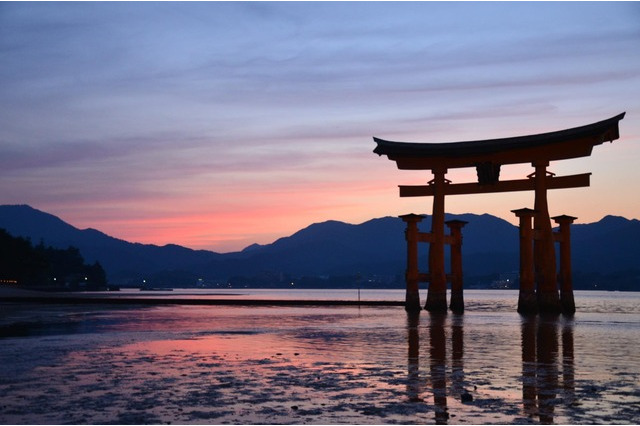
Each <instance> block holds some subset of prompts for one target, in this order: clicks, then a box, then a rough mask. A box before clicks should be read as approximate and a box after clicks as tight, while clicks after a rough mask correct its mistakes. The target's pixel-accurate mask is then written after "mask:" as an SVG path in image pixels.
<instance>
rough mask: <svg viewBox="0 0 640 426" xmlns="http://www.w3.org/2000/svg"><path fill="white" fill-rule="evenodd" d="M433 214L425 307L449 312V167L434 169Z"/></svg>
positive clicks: (428, 309)
mask: <svg viewBox="0 0 640 426" xmlns="http://www.w3.org/2000/svg"><path fill="white" fill-rule="evenodd" d="M432 172H433V181H432V182H431V185H432V186H433V216H432V218H431V243H430V244H429V290H428V292H427V303H426V304H425V306H424V308H425V309H426V310H427V311H429V312H445V313H446V312H447V274H446V272H445V265H444V196H445V191H446V188H445V186H446V184H447V180H446V179H445V177H444V175H445V174H446V173H447V169H446V168H443V167H435V168H434V169H433V170H432Z"/></svg>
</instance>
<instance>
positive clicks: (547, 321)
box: [0, 290, 640, 424]
mask: <svg viewBox="0 0 640 426" xmlns="http://www.w3.org/2000/svg"><path fill="white" fill-rule="evenodd" d="M328 292H329V291H324V292H322V294H323V295H327V294H328ZM196 293H197V292H196ZM276 293H279V292H276ZM258 294H259V295H260V296H261V297H263V296H264V297H269V298H274V297H273V293H270V292H269V291H255V290H246V291H245V293H244V294H243V295H240V296H229V297H248V298H249V297H254V298H255V297H256V295H258ZM176 295H177V294H173V296H176ZM314 295H315V294H314V293H311V292H310V293H305V297H314ZM199 296H201V294H199ZM300 296H301V294H297V295H296V296H295V297H300ZM338 296H340V297H354V296H355V297H357V295H356V293H355V291H354V290H348V291H340V292H337V293H335V294H334V295H333V297H336V298H337V297H338ZM361 297H362V298H363V299H366V298H371V300H374V298H377V299H375V300H380V298H382V299H385V298H387V299H389V298H391V299H389V300H396V299H395V298H401V297H402V292H398V291H382V292H374V291H371V292H365V291H364V290H363V291H362V292H361ZM465 299H466V311H465V314H464V315H462V316H457V315H452V314H449V315H446V316H439V315H430V314H428V313H426V312H422V313H421V314H420V315H418V316H408V315H407V314H406V313H405V311H404V310H403V309H402V308H400V307H360V308H358V307H249V308H248V307H234V306H158V307H136V306H128V307H115V308H114V307H112V306H108V305H104V306H75V307H69V306H63V305H47V306H35V305H31V306H17V305H11V304H2V305H0V307H1V308H2V310H3V316H2V318H1V319H0V333H2V334H1V336H2V338H1V339H0V394H1V395H3V398H2V400H1V401H0V423H3V424H25V423H26V424H43V423H46V424H58V423H72V424H77V423H93V424H96V423H100V424H109V423H115V424H132V423H136V424H137V423H180V424H190V423H196V424H203V423H215V424H220V423H236V424H237V423H244V424H246V423H262V424H273V423H278V424H282V423H296V424H301V423H315V424H336V423H349V424H351V423H357V424H380V423H404V424H406V423H412V424H416V423H417V424H421V423H427V424H432V423H449V424H479V423H491V424H496V423H508V424H513V423H521V424H531V423H534V424H535V423H561V424H585V423H589V424H594V423H596V424H601V423H616V424H623V423H629V424H632V423H638V422H640V414H639V413H640V357H638V356H637V350H638V348H639V347H640V303H639V302H640V294H639V293H604V292H602V293H592V292H576V304H577V309H578V313H577V315H576V316H575V318H573V319H565V318H563V317H557V318H540V317H538V318H534V319H528V320H527V319H523V318H522V317H520V316H519V315H518V314H517V313H515V305H516V303H517V292H513V291H469V292H466V293H465ZM463 395H464V396H463ZM463 399H464V402H463Z"/></svg>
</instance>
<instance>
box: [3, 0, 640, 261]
mask: <svg viewBox="0 0 640 426" xmlns="http://www.w3.org/2000/svg"><path fill="white" fill-rule="evenodd" d="M0 78H1V83H0V175H1V179H0V204H29V205H31V206H33V207H35V208H37V209H40V210H44V211H46V212H49V213H52V214H55V215H57V216H59V217H61V218H62V219H63V220H65V221H66V222H69V223H71V224H72V225H74V226H76V227H78V228H89V227H90V228H96V229H99V230H101V231H103V232H105V233H107V234H109V235H112V236H114V237H117V238H122V239H125V240H128V241H133V242H141V243H153V244H158V245H163V244H167V243H176V244H180V245H184V246H187V247H191V248H203V249H210V250H214V251H219V252H228V251H236V250H241V249H242V248H244V247H246V246H247V245H249V244H252V243H261V244H265V243H270V242H273V241H274V240H275V239H277V238H280V237H283V236H287V235H290V234H292V233H293V232H295V231H297V230H299V229H301V228H303V227H306V226H308V225H310V224H312V223H315V222H322V221H326V220H330V219H334V220H340V221H344V222H349V223H361V222H364V221H366V220H368V219H371V218H375V217H382V216H397V215H400V214H405V213H411V212H413V213H430V212H431V202H432V201H431V199H430V198H402V199H401V198H399V196H398V188H397V185H399V184H407V185H411V184H416V185H418V184H424V183H426V182H427V181H428V180H430V179H431V177H432V176H431V174H430V173H429V172H410V171H403V170H398V169H397V168H396V167H395V164H394V163H393V162H391V161H389V160H388V159H387V158H386V157H379V156H377V155H375V154H373V152H372V151H373V149H374V148H375V144H374V142H373V140H372V136H377V137H380V138H384V139H390V140H400V141H417V142H452V141H462V140H474V139H490V138H496V137H509V136H518V135H523V134H531V133H541V132H548V131H554V130H561V129H565V128H569V127H576V126H581V125H585V124H589V123H593V122H596V121H600V120H603V119H606V118H610V117H612V116H614V115H617V114H619V113H621V112H624V111H626V112H627V115H626V117H625V119H624V120H622V121H621V122H620V133H621V138H620V139H619V140H617V141H615V142H614V143H613V144H609V143H605V144H603V145H600V146H596V147H595V148H594V151H593V155H592V156H591V157H589V158H580V159H574V160H569V161H563V162H557V163H552V164H551V166H550V168H549V170H550V171H552V172H555V173H557V174H558V175H563V174H573V173H583V172H592V173H593V175H592V177H591V187H589V188H578V189H569V190H567V189H565V190H556V191H551V192H550V193H549V204H550V213H551V214H552V215H557V214H569V215H572V216H577V217H578V218H579V219H578V222H579V223H588V222H594V221H597V220H599V219H600V218H602V217H603V216H605V215H607V214H613V215H619V216H625V217H627V218H640V190H639V188H638V185H639V183H640V3H638V2H624V3H615V2H605V3H591V2H589V3H582V2H570V3H554V2H552V3H520V2H517V3H502V2H499V3H475V2H474V3H456V2H447V3H431V2H424V3H423V2H406V3H405V2H403V3H397V2H394V3H386V2H385V3H378V2H375V3H374V2H372V3H368V2H357V3H341V2H330V3H309V2H304V3H289V2H286V3H269V2H258V3H240V2H224V3H200V2H196V3H170V2H167V3H165V2H162V3H147V2H144V3H127V2H124V3H120V2H117V3H75V2H72V3H48V2H47V3H29V2H20V3H6V2H2V3H0ZM531 171H532V169H531V167H530V166H529V165H524V166H512V167H504V168H503V172H502V175H501V176H504V177H506V178H514V179H515V178H523V177H525V176H526V175H527V174H529V173H531ZM447 177H448V178H450V179H452V180H453V181H454V182H463V181H470V180H473V179H475V170H467V171H460V172H455V173H452V174H450V175H448V176H447ZM446 203H447V204H446V210H447V211H448V212H451V213H467V212H468V213H477V214H482V213H490V214H493V215H496V216H499V217H502V218H504V219H506V220H509V221H510V222H512V223H515V216H514V215H513V214H512V213H511V212H510V211H511V210H512V209H517V208H521V207H533V194H532V193H527V192H524V193H504V194H494V195H468V196H454V197H448V198H447V200H446ZM468 226H472V224H469V225H468Z"/></svg>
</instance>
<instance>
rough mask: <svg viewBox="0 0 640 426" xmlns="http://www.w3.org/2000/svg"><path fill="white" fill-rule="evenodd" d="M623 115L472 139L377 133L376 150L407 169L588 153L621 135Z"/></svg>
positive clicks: (559, 157)
mask: <svg viewBox="0 0 640 426" xmlns="http://www.w3.org/2000/svg"><path fill="white" fill-rule="evenodd" d="M624 115H625V113H624V112H623V113H622V114H619V115H616V116H615V117H612V118H609V119H608V120H603V121H599V122H597V123H593V124H588V125H586V126H581V127H575V128H572V129H566V130H560V131H556V132H550V133H541V134H537V135H528V136H517V137H511V138H502V139H488V140H480V141H469V142H448V143H415V142H392V141H387V140H384V139H380V138H376V137H374V138H373V139H374V141H375V142H376V143H377V144H378V146H377V147H376V148H375V149H374V150H373V152H374V153H376V154H378V155H386V156H387V157H388V158H389V160H392V161H395V162H396V164H397V166H398V168H399V169H404V170H429V169H431V170H433V169H434V168H442V167H444V168H446V169H451V168H461V167H478V166H479V165H481V164H485V165H489V164H490V165H493V166H500V165H502V164H518V163H533V162H540V161H546V162H548V161H554V160H565V159H569V158H577V157H587V156H589V155H591V151H592V149H593V147H594V146H595V145H600V144H602V143H603V142H605V141H613V140H615V139H618V138H619V137H620V135H619V131H618V122H619V121H620V120H622V118H624Z"/></svg>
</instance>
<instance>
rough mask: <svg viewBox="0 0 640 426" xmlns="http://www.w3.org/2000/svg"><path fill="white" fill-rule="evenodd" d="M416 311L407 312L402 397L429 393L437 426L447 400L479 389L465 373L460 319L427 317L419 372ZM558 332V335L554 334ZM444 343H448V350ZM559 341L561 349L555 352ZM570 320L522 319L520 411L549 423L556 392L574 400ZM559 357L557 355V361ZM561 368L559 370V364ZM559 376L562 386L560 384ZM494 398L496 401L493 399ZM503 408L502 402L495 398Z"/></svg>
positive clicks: (479, 392) (444, 414)
mask: <svg viewBox="0 0 640 426" xmlns="http://www.w3.org/2000/svg"><path fill="white" fill-rule="evenodd" d="M420 321H421V318H420V315H419V314H418V312H409V314H408V316H407V343H408V353H407V396H408V399H409V401H410V402H414V403H420V402H423V399H422V398H421V395H422V394H423V393H424V392H425V391H426V393H431V394H432V397H433V404H434V420H435V423H436V424H447V423H448V422H449V418H450V417H451V414H450V413H449V412H450V409H449V407H448V404H447V401H448V400H450V398H453V399H455V400H457V401H460V402H461V403H463V404H464V403H472V404H473V402H472V400H473V399H474V398H479V395H480V398H482V393H483V392H484V390H483V389H479V390H477V391H476V390H475V389H472V387H473V384H472V383H470V382H468V381H467V380H466V379H465V371H464V352H465V351H464V347H465V343H464V317H463V316H461V315H454V316H453V318H447V317H446V316H445V315H443V314H442V313H431V314H430V315H429V319H428V321H429V322H428V341H429V373H428V375H427V376H426V377H423V376H421V374H420V331H421V330H422V329H424V328H422V327H421V326H420ZM559 330H561V337H560V338H559V336H558V333H559ZM449 342H450V345H451V348H450V351H449V350H448V346H449ZM560 345H561V350H560ZM573 346H574V343H573V322H572V319H566V320H560V319H559V318H558V317H557V316H554V315H541V316H539V317H531V316H529V317H527V316H525V317H523V318H522V323H521V348H522V376H521V383H522V414H523V415H525V416H527V417H530V418H534V417H538V418H539V420H540V422H541V423H543V424H550V423H553V419H554V410H555V408H556V407H557V399H556V397H557V396H558V394H559V393H561V394H562V401H563V405H565V406H567V407H570V406H571V405H572V404H573V402H574V400H575V367H574V350H573ZM449 354H450V355H449ZM559 356H561V359H559ZM560 366H561V368H560ZM560 377H562V388H561V387H560ZM465 399H466V400H465ZM494 402H495V401H494ZM495 404H498V405H500V406H502V407H503V408H504V407H505V406H506V401H503V402H495Z"/></svg>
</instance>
